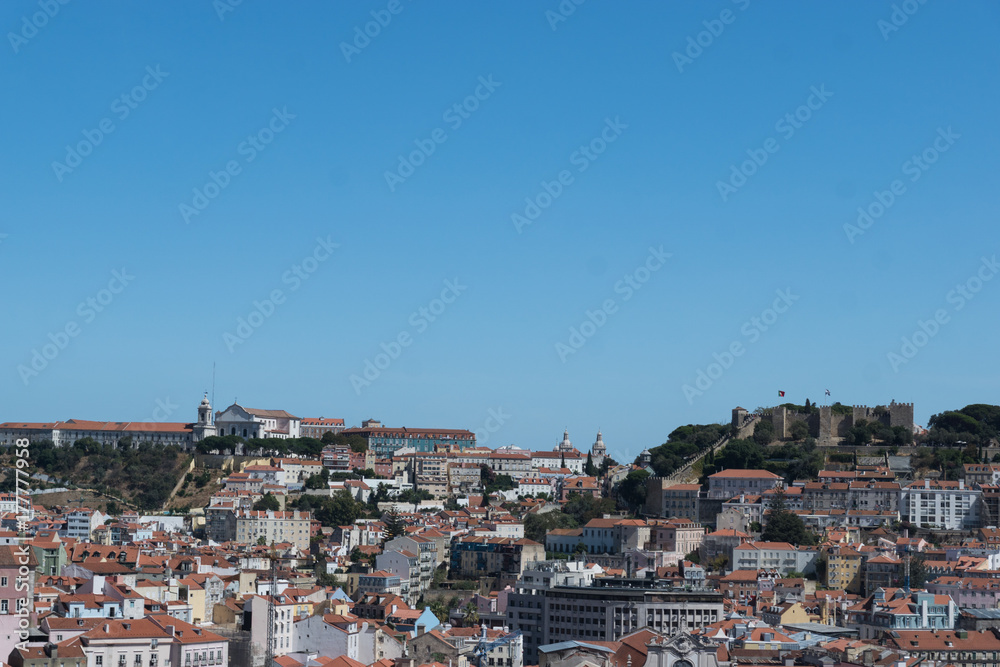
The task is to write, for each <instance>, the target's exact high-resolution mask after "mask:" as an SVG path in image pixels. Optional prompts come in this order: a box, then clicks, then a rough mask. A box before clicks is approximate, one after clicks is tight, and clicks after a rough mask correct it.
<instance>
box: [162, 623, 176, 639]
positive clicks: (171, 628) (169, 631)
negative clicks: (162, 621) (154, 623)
mask: <svg viewBox="0 0 1000 667" xmlns="http://www.w3.org/2000/svg"><path fill="white" fill-rule="evenodd" d="M163 629H164V630H165V631H166V633H167V634H168V635H170V636H171V637H173V636H174V626H172V625H168V626H167V627H165V628H163Z"/></svg>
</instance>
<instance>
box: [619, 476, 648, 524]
mask: <svg viewBox="0 0 1000 667" xmlns="http://www.w3.org/2000/svg"><path fill="white" fill-rule="evenodd" d="M649 477H650V475H649V472H648V471H646V470H633V471H632V472H630V473H629V474H628V476H627V477H626V478H625V479H624V480H622V482H621V484H619V486H618V497H619V498H620V499H621V501H622V504H624V505H625V507H626V508H628V510H629V511H630V512H633V513H635V514H638V513H639V512H640V511H641V510H642V506H643V505H645V504H646V482H647V480H648V479H649Z"/></svg>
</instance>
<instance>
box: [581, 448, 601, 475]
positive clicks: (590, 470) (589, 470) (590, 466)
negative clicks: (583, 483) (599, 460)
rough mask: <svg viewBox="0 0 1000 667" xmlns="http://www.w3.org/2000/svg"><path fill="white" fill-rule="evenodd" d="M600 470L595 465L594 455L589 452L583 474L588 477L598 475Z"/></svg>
mask: <svg viewBox="0 0 1000 667" xmlns="http://www.w3.org/2000/svg"><path fill="white" fill-rule="evenodd" d="M599 472H600V471H599V470H598V469H597V466H595V465H594V457H593V455H592V454H591V452H587V464H586V465H585V466H584V467H583V474H585V475H586V476H587V477H597V474H598V473H599Z"/></svg>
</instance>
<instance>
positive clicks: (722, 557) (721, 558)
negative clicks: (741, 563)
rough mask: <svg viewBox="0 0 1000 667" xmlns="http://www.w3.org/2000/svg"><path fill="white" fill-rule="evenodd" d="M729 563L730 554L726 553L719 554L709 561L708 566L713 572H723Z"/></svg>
mask: <svg viewBox="0 0 1000 667" xmlns="http://www.w3.org/2000/svg"><path fill="white" fill-rule="evenodd" d="M727 565H729V556H727V555H726V554H719V555H718V556H716V557H715V558H713V559H712V560H710V561H708V567H709V569H710V570H712V571H713V572H722V571H723V570H725V569H726V566H727Z"/></svg>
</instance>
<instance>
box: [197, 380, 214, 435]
mask: <svg viewBox="0 0 1000 667" xmlns="http://www.w3.org/2000/svg"><path fill="white" fill-rule="evenodd" d="M213 435H217V433H216V428H215V424H214V423H213V419H212V404H211V403H210V402H209V400H208V392H207V391H206V392H205V397H204V398H203V399H201V403H199V404H198V423H196V424H195V425H194V441H195V442H198V441H200V440H204V439H205V438H207V437H209V436H213Z"/></svg>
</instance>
